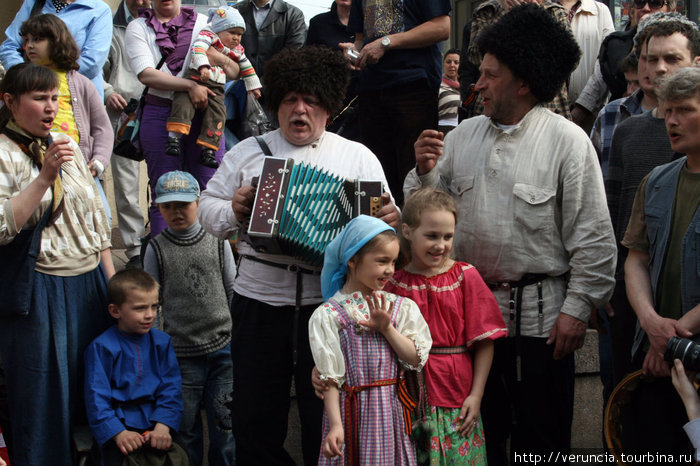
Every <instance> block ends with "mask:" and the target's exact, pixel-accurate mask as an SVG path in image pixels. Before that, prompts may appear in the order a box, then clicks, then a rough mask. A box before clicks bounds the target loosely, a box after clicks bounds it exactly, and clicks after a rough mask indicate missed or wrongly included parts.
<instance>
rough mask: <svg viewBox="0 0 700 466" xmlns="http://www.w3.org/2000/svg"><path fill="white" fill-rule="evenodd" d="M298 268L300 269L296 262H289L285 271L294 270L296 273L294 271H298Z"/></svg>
mask: <svg viewBox="0 0 700 466" xmlns="http://www.w3.org/2000/svg"><path fill="white" fill-rule="evenodd" d="M299 270H300V269H299V266H298V265H296V264H289V265H288V266H287V271H288V272H294V273H296V272H299Z"/></svg>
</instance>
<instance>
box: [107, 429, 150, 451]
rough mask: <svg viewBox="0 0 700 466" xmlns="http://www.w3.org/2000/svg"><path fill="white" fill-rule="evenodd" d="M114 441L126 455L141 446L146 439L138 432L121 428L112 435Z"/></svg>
mask: <svg viewBox="0 0 700 466" xmlns="http://www.w3.org/2000/svg"><path fill="white" fill-rule="evenodd" d="M114 443H116V444H117V447H119V449H120V450H121V452H122V453H123V454H124V455H125V456H126V455H128V454H129V453H131V452H134V451H136V450H138V449H139V448H141V447H142V446H143V444H144V443H146V440H145V439H144V438H143V437H142V436H141V434H139V433H138V432H131V431H129V430H122V431H121V432H119V433H118V434H117V435H115V436H114Z"/></svg>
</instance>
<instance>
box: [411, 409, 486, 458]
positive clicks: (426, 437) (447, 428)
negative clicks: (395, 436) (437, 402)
mask: <svg viewBox="0 0 700 466" xmlns="http://www.w3.org/2000/svg"><path fill="white" fill-rule="evenodd" d="M459 411H460V408H440V407H438V406H430V412H429V413H428V415H427V417H426V418H425V419H424V420H422V421H421V420H419V421H415V422H414V424H413V438H414V439H415V441H416V455H417V457H418V464H420V465H431V466H433V465H440V466H443V465H449V464H455V465H486V444H485V443H484V425H483V423H482V422H481V415H479V419H478V421H477V425H476V429H474V432H472V434H471V436H469V437H468V438H463V437H462V436H460V435H459V432H458V431H457V428H458V427H459V424H460V421H459V419H458V417H459Z"/></svg>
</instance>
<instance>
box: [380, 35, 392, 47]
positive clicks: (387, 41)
mask: <svg viewBox="0 0 700 466" xmlns="http://www.w3.org/2000/svg"><path fill="white" fill-rule="evenodd" d="M381 44H382V47H383V48H384V50H389V46H390V45H391V39H389V36H384V37H382V42H381Z"/></svg>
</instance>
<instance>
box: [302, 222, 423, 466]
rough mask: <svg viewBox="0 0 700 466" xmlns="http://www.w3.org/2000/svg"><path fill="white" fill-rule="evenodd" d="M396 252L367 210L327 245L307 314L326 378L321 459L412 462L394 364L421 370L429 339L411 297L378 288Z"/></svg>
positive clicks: (390, 233)
mask: <svg viewBox="0 0 700 466" xmlns="http://www.w3.org/2000/svg"><path fill="white" fill-rule="evenodd" d="M398 255H399V242H398V239H397V237H396V232H395V231H394V230H393V228H391V227H390V226H389V225H387V224H386V223H384V222H383V221H381V220H379V219H376V218H374V217H368V216H365V215H361V216H359V217H357V218H355V219H353V220H352V221H351V222H350V223H349V224H348V225H347V227H346V228H345V229H344V230H343V231H342V232H341V233H340V235H338V237H337V238H336V239H334V240H333V241H332V242H331V243H330V244H329V245H328V248H327V249H326V252H325V256H324V264H323V271H322V273H321V288H322V291H323V297H324V299H325V300H326V302H325V303H324V304H322V305H321V306H320V307H319V308H318V309H316V311H315V312H314V314H313V315H312V316H311V320H310V321H309V341H310V344H311V351H312V353H313V356H314V362H315V363H316V367H317V369H318V371H319V372H320V374H321V379H322V380H324V381H328V382H329V385H330V387H329V389H328V391H326V392H325V394H324V400H323V402H324V406H325V412H324V415H323V431H324V440H323V445H322V447H321V453H323V455H322V457H321V459H320V460H319V464H343V463H344V464H350V465H353V464H354V465H357V464H397V465H405V464H416V453H415V447H414V445H413V441H412V438H411V436H410V432H411V431H410V429H411V426H410V414H409V411H410V409H411V408H412V407H415V403H413V404H411V402H412V400H410V398H409V397H408V396H406V395H407V394H406V392H405V386H404V385H403V380H402V379H401V378H400V377H399V373H400V371H399V366H403V367H404V368H409V369H413V370H420V369H421V368H422V367H423V365H424V364H425V362H426V360H427V358H428V352H429V351H430V346H431V344H432V340H431V338H430V332H429V330H428V326H427V324H426V323H425V320H424V319H423V317H422V316H421V313H420V311H419V309H418V307H417V306H416V304H415V303H414V302H413V301H411V300H410V299H407V298H401V297H398V296H396V295H393V294H390V293H386V292H383V291H381V290H382V288H383V287H384V284H385V283H386V282H387V281H388V280H389V278H390V277H391V276H392V275H393V273H394V263H395V262H396V259H397V257H398ZM343 457H344V458H343Z"/></svg>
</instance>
